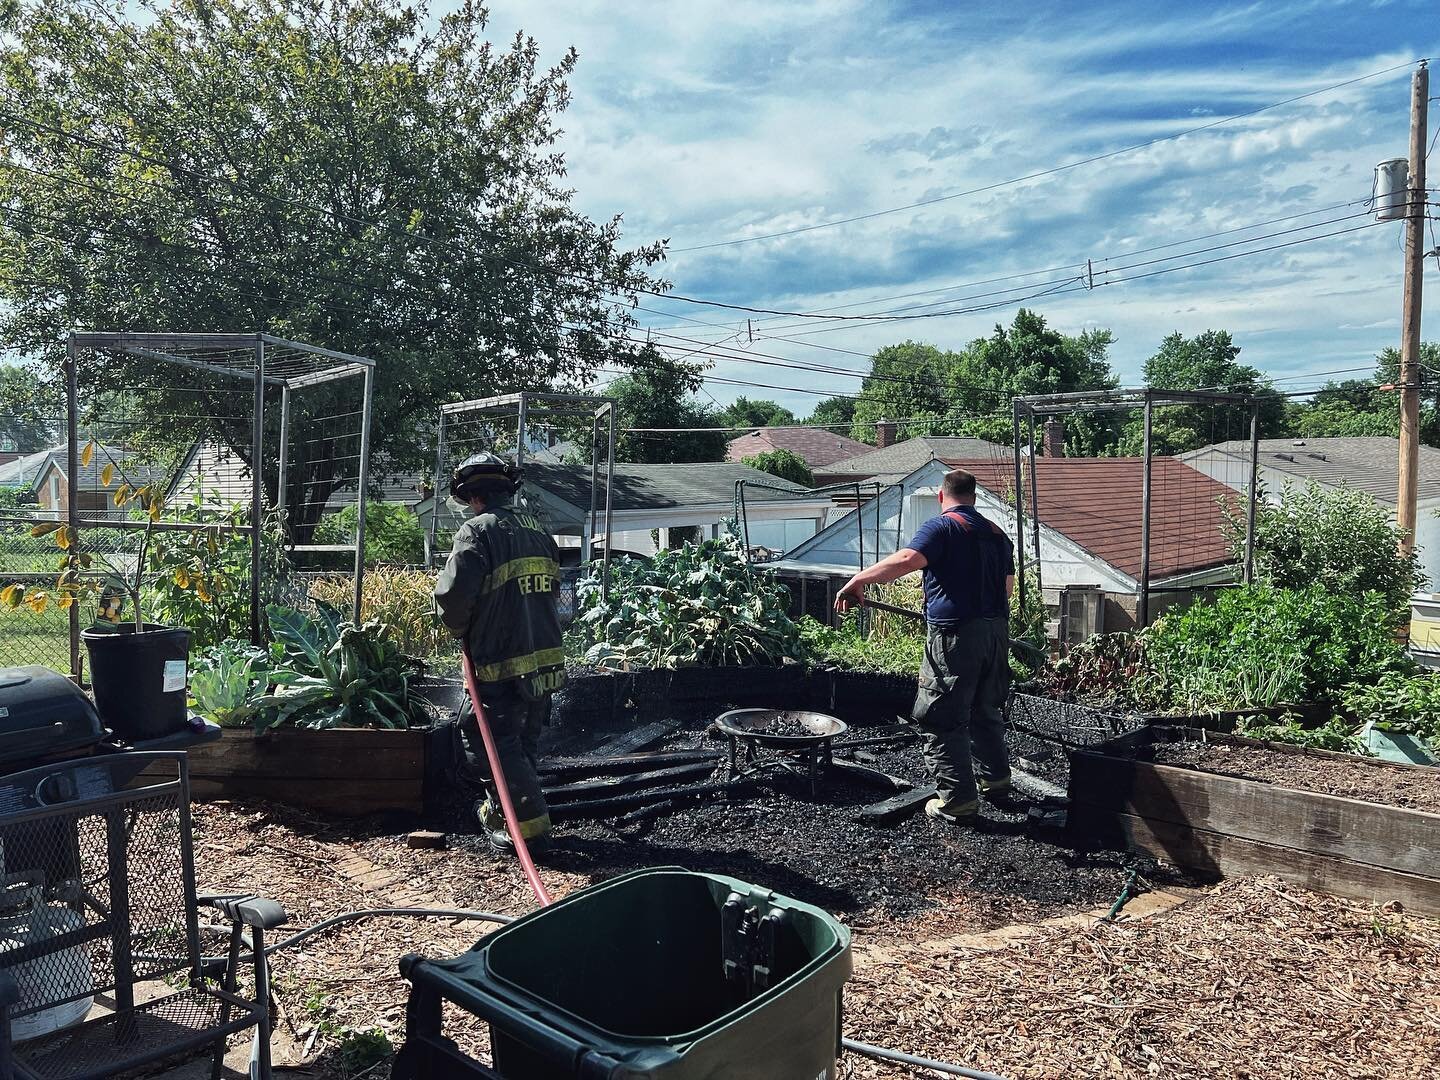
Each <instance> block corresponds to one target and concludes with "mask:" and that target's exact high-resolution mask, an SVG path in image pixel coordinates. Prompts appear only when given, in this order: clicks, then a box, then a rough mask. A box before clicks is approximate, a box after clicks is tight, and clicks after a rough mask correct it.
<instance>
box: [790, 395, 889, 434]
mask: <svg viewBox="0 0 1440 1080" xmlns="http://www.w3.org/2000/svg"><path fill="white" fill-rule="evenodd" d="M854 419H855V399H854V398H853V397H832V398H826V399H825V400H823V401H821V402H820V404H818V405H816V406H815V411H814V412H812V413H811V414H810V416H809V418H808V419H806V421H805V423H807V424H817V425H822V426H824V427H828V428H830V429H831V430H833V431H841V428H842V427H844V426H848V425H849V424H850V423H851V422H852V421H853V420H854ZM842 433H843V432H842ZM870 439H871V441H873V440H874V435H873V433H872V435H871V437H870Z"/></svg>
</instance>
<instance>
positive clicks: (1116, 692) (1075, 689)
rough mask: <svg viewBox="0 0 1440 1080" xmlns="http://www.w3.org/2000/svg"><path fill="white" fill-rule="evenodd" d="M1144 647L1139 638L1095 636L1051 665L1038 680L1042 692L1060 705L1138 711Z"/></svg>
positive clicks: (1142, 681)
mask: <svg viewBox="0 0 1440 1080" xmlns="http://www.w3.org/2000/svg"><path fill="white" fill-rule="evenodd" d="M1145 644H1146V639H1145V637H1144V635H1141V634H1129V633H1113V634H1096V635H1095V636H1094V637H1092V638H1090V639H1088V640H1086V641H1082V642H1081V643H1080V644H1078V645H1075V646H1073V647H1072V648H1071V649H1070V651H1069V652H1068V653H1066V654H1065V655H1064V656H1062V657H1061V658H1060V659H1059V660H1057V661H1055V662H1054V663H1053V664H1051V665H1050V666H1049V667H1048V668H1047V669H1046V670H1045V671H1044V672H1043V673H1042V674H1041V676H1040V682H1041V688H1042V689H1043V690H1044V691H1045V693H1046V694H1048V695H1050V696H1051V697H1055V698H1059V699H1060V700H1062V701H1081V702H1087V703H1090V704H1096V705H1111V706H1124V707H1135V708H1141V707H1143V703H1142V702H1141V701H1140V700H1139V694H1140V692H1141V687H1142V686H1143V684H1144V681H1145V676H1146V675H1147V673H1148V672H1149V668H1147V667H1146V664H1145Z"/></svg>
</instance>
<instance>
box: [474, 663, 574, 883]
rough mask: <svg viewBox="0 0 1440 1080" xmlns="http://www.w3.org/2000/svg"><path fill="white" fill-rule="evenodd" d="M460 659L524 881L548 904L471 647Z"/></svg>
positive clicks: (506, 826)
mask: <svg viewBox="0 0 1440 1080" xmlns="http://www.w3.org/2000/svg"><path fill="white" fill-rule="evenodd" d="M460 658H461V670H462V671H464V673H465V689H466V691H467V692H468V693H469V694H470V707H471V708H472V709H474V710H475V723H476V725H477V726H478V727H479V728H480V738H481V739H483V740H484V741H485V756H486V757H487V758H489V759H490V776H491V778H492V779H493V780H494V783H495V791H496V793H497V794H498V795H499V796H500V811H501V813H503V814H504V815H505V828H506V830H507V831H509V833H510V839H511V840H512V841H514V844H515V855H516V857H517V858H519V860H520V869H522V870H524V871H525V880H526V881H528V882H530V888H531V889H532V890H533V891H534V893H535V899H536V900H538V901H540V906H541V907H547V906H548V905H550V904H552V903H554V899H553V898H552V897H551V896H550V890H548V889H547V888H545V883H544V882H543V881H541V880H540V872H539V871H538V870H536V869H535V860H534V859H532V858H530V849H529V847H527V846H526V844H525V837H523V836H521V835H520V825H519V822H517V821H516V819H515V804H514V803H513V802H511V801H510V785H509V784H508V783H506V781H505V770H504V769H503V768H501V767H500V754H499V753H498V752H497V751H496V749H495V737H494V736H493V735H492V734H491V733H490V721H489V719H488V718H487V717H486V716H485V707H484V706H483V705H481V704H480V690H479V687H478V686H477V685H476V683H475V665H474V664H472V663H471V662H470V650H469V649H461V650H460Z"/></svg>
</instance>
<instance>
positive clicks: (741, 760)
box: [715, 709, 848, 798]
mask: <svg viewBox="0 0 1440 1080" xmlns="http://www.w3.org/2000/svg"><path fill="white" fill-rule="evenodd" d="M715 726H716V727H717V728H718V729H719V730H720V732H721V734H723V735H724V736H725V738H726V740H727V741H728V742H729V744H730V777H729V778H730V780H732V781H734V780H737V779H739V778H740V777H742V776H754V775H756V774H758V773H761V772H765V771H783V772H788V773H792V774H793V775H795V776H803V777H805V778H806V779H807V780H808V782H809V785H810V796H811V798H814V797H815V795H816V793H817V792H818V790H819V786H820V768H821V766H822V765H824V766H826V767H829V766H830V764H831V753H830V751H831V742H832V741H833V740H834V738H835V737H836V736H837V735H843V734H844V733H845V732H846V730H848V729H847V727H846V725H845V722H844V721H842V720H837V719H836V718H835V717H833V716H826V715H825V714H824V713H818V712H797V711H793V710H786V709H732V710H731V711H730V712H727V713H723V714H721V715H720V717H719V718H717V719H716V721H715ZM742 748H743V752H742ZM762 748H763V749H765V750H768V751H771V752H770V753H768V754H765V755H761V754H759V753H758V752H757V751H759V750H760V749H762Z"/></svg>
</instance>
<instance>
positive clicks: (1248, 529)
mask: <svg viewBox="0 0 1440 1080" xmlns="http://www.w3.org/2000/svg"><path fill="white" fill-rule="evenodd" d="M1246 495H1247V498H1246V506H1245V564H1244V576H1243V579H1242V580H1244V582H1245V584H1246V585H1249V584H1251V583H1252V582H1253V581H1254V580H1255V503H1256V500H1257V499H1258V498H1259V496H1260V406H1259V404H1258V403H1257V404H1256V405H1255V407H1254V409H1252V410H1251V412H1250V484H1249V487H1248V488H1247V489H1246Z"/></svg>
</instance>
